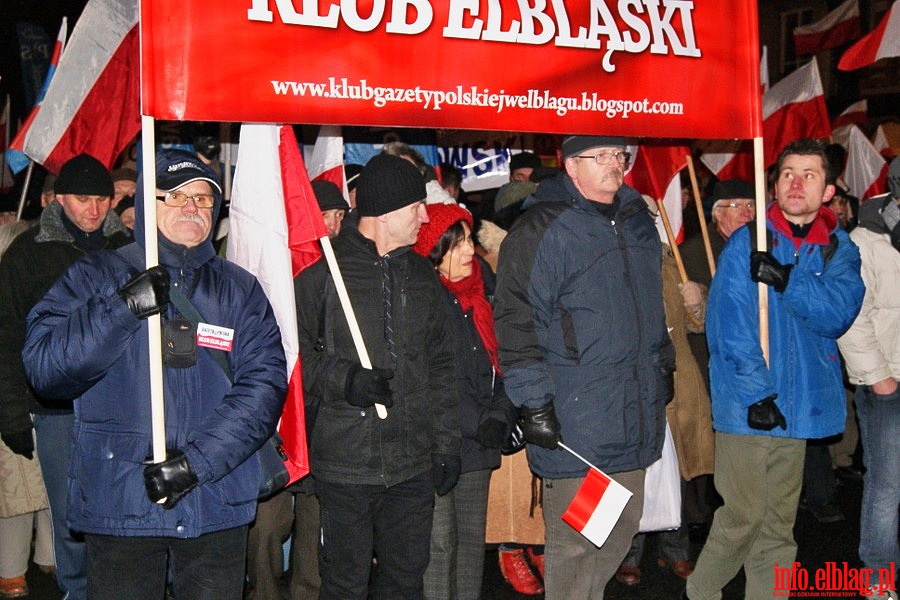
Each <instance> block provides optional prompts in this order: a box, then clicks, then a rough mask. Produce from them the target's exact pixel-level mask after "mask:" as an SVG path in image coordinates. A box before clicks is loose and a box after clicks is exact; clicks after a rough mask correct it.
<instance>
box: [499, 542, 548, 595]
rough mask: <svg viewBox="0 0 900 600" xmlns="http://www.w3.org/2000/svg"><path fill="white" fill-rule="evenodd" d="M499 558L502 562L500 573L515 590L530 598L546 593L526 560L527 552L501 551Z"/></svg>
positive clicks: (520, 550)
mask: <svg viewBox="0 0 900 600" xmlns="http://www.w3.org/2000/svg"><path fill="white" fill-rule="evenodd" d="M497 557H498V559H499V562H500V573H501V574H502V575H503V578H504V579H506V581H507V582H508V583H509V585H511V586H512V588H513V589H514V590H516V591H517V592H519V593H520V594H526V595H529V596H534V595H537V594H543V593H544V586H543V585H541V582H540V581H539V580H538V578H537V577H536V576H535V574H534V571H532V570H531V567H530V566H529V565H528V561H527V560H525V551H524V550H523V549H522V548H510V549H507V550H504V549H499V550H498V551H497Z"/></svg>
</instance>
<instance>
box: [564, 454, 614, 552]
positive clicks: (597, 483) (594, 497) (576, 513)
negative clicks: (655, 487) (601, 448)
mask: <svg viewBox="0 0 900 600" xmlns="http://www.w3.org/2000/svg"><path fill="white" fill-rule="evenodd" d="M630 498H631V492H629V491H628V490H627V489H625V487H624V486H623V485H622V484H620V483H619V482H617V481H616V480H614V479H612V478H610V477H609V476H608V475H607V474H606V473H604V472H603V471H600V470H599V469H588V472H587V475H585V477H584V481H583V482H582V484H581V487H580V488H578V492H577V493H576V494H575V497H574V498H573V499H572V502H571V503H570V504H569V507H568V508H567V509H566V512H564V513H563V515H562V519H563V521H565V522H566V523H568V524H569V525H570V526H571V527H572V528H573V529H575V530H576V531H578V532H579V533H581V535H583V536H584V537H586V538H587V539H588V540H590V542H591V543H592V544H594V545H595V546H597V547H598V548H599V547H600V546H602V545H603V544H604V542H606V538H608V537H609V534H610V532H611V531H612V529H613V527H615V526H616V523H617V522H618V520H619V517H620V516H621V515H622V511H623V510H624V509H625V505H626V504H628V500H629V499H630Z"/></svg>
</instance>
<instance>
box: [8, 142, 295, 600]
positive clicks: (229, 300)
mask: <svg viewBox="0 0 900 600" xmlns="http://www.w3.org/2000/svg"><path fill="white" fill-rule="evenodd" d="M156 182H157V191H156V194H155V198H150V199H145V198H144V194H143V186H142V185H141V181H140V179H139V181H138V186H137V195H136V197H135V208H136V213H137V215H136V221H135V234H136V239H137V240H138V242H137V243H135V244H130V245H128V246H126V247H124V248H121V249H120V250H118V251H116V252H103V253H97V254H94V255H92V256H89V257H86V258H85V259H83V260H80V261H78V262H76V263H75V264H73V265H72V267H71V268H70V269H69V270H68V271H66V272H65V273H64V274H63V276H62V277H61V278H60V279H59V280H58V281H57V283H56V284H54V285H53V287H52V288H50V291H49V292H47V295H46V296H44V298H43V300H41V301H40V302H38V304H37V305H36V306H35V308H34V310H33V311H32V312H31V314H30V315H29V317H30V318H29V320H28V333H27V337H26V341H25V346H24V349H23V351H22V356H23V362H24V363H25V365H26V373H27V375H28V378H29V381H30V383H31V384H32V386H34V388H35V389H36V390H37V391H38V392H39V393H41V394H42V395H44V396H48V397H53V398H75V426H74V432H73V437H74V441H73V450H72V459H71V464H70V467H69V489H70V490H76V491H77V493H74V494H71V495H70V496H69V503H68V521H69V523H70V525H71V526H72V528H73V529H75V530H77V531H80V532H83V533H84V537H85V542H86V545H87V555H88V565H87V590H88V596H89V597H90V598H92V599H98V600H103V599H114V598H147V599H151V598H162V597H163V596H164V595H165V583H166V576H167V572H171V578H172V584H173V588H174V592H175V595H176V596H178V597H179V598H197V599H205V598H209V599H213V598H215V599H226V598H230V599H235V600H237V599H239V598H241V595H242V594H241V592H242V588H243V583H244V562H245V550H246V542H247V525H248V523H250V521H251V520H252V519H253V517H254V514H255V512H256V500H257V495H258V493H259V480H260V472H259V462H258V461H257V460H256V459H254V458H253V457H252V455H253V453H254V451H255V450H256V449H257V448H259V447H260V445H261V444H262V443H264V441H265V440H266V439H267V438H268V437H269V436H271V435H272V433H273V431H274V430H275V425H276V422H277V420H278V417H279V416H280V414H281V408H282V405H283V404H284V397H285V391H286V382H287V375H286V368H285V360H284V351H283V349H282V346H281V335H280V333H279V330H278V325H277V323H276V321H275V317H274V314H273V312H272V309H271V307H270V305H269V302H268V300H267V299H266V295H265V293H264V292H263V290H262V288H261V287H260V285H259V283H258V282H257V281H256V279H255V278H254V277H253V276H252V275H251V274H249V273H248V272H246V271H244V270H243V269H241V268H240V267H238V266H236V265H234V264H232V263H229V262H226V261H225V260H223V259H221V258H218V257H216V253H215V250H214V248H213V245H212V241H211V238H212V229H213V223H215V220H216V216H217V215H218V212H219V209H220V208H221V206H222V192H221V188H220V187H219V183H218V181H217V178H216V176H215V174H214V173H213V171H212V170H211V169H210V168H209V167H208V166H206V165H205V164H203V163H202V162H200V161H199V160H198V159H197V157H196V156H194V155H193V154H188V153H186V152H181V151H177V150H163V151H160V152H159V153H157V156H156ZM146 200H149V201H150V202H153V204H154V205H155V208H156V219H157V226H158V233H159V235H158V250H159V265H158V266H155V267H152V268H150V269H146V270H145V269H144V248H143V241H144V238H145V236H144V220H143V215H144V208H143V205H144V202H145V201H146ZM170 300H171V302H170ZM155 314H160V315H161V318H162V332H163V336H162V337H163V340H162V342H163V343H162V354H163V357H162V359H163V369H162V370H163V388H164V399H165V425H166V427H165V443H166V451H167V458H166V460H164V461H162V462H159V463H154V464H149V462H151V461H148V460H147V459H148V457H149V456H151V454H152V453H151V418H150V385H149V380H150V360H149V357H148V352H149V350H148V344H147V340H148V338H147V336H148V326H147V317H149V316H151V315H155ZM157 360H158V357H157Z"/></svg>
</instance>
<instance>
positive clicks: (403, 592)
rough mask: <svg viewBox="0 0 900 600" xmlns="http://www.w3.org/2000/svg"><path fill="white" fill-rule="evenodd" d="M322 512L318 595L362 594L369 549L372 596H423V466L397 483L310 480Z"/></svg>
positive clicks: (344, 597)
mask: <svg viewBox="0 0 900 600" xmlns="http://www.w3.org/2000/svg"><path fill="white" fill-rule="evenodd" d="M316 494H317V495H318V497H319V504H320V506H321V517H322V548H321V550H320V553H319V560H320V561H321V562H320V573H321V576H322V587H321V589H320V591H319V598H320V600H328V599H331V598H334V599H336V600H337V599H340V600H354V599H358V600H365V598H366V597H367V595H368V591H369V575H370V573H371V569H372V556H373V554H374V555H375V556H376V557H377V559H378V570H377V573H376V577H375V585H374V587H375V594H374V598H376V599H379V600H382V599H383V600H394V599H397V598H403V599H404V600H415V599H419V598H423V596H424V593H423V583H422V581H423V579H422V578H423V575H424V573H425V567H426V566H428V556H429V543H430V540H431V520H432V515H433V512H434V482H433V481H432V478H431V472H430V471H426V472H425V473H422V474H421V475H417V476H416V477H413V478H412V479H408V480H406V481H404V482H402V483H398V484H397V485H393V486H391V487H385V486H383V485H362V484H342V483H331V482H327V481H321V480H316Z"/></svg>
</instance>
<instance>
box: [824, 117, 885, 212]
mask: <svg viewBox="0 0 900 600" xmlns="http://www.w3.org/2000/svg"><path fill="white" fill-rule="evenodd" d="M834 141H835V142H836V143H838V144H841V145H842V146H843V147H844V148H846V149H847V166H846V167H845V168H844V176H843V177H844V181H846V182H847V185H848V186H849V187H850V193H852V194H853V195H855V196H859V199H860V200H866V199H867V198H871V197H872V196H877V195H878V194H883V193H884V192H886V191H887V175H888V168H889V165H888V162H887V161H886V160H884V157H883V156H881V154H879V153H878V150H877V149H876V148H875V146H874V145H872V142H870V141H869V139H868V138H867V137H866V136H865V134H864V133H863V132H862V131H861V130H860V129H859V127H857V126H856V125H848V126H847V127H844V128H842V129H841V131H839V132H838V131H835V134H834Z"/></svg>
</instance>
